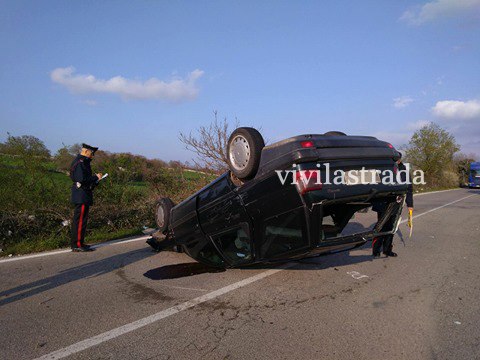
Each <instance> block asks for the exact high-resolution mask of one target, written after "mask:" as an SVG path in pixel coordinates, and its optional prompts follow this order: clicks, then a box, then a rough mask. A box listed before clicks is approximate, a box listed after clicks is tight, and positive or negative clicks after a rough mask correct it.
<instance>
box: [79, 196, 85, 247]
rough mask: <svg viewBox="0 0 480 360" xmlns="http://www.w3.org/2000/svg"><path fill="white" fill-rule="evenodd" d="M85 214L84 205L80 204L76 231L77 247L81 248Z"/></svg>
mask: <svg viewBox="0 0 480 360" xmlns="http://www.w3.org/2000/svg"><path fill="white" fill-rule="evenodd" d="M84 212H85V204H82V210H81V211H80V220H79V222H78V230H77V247H82V241H81V240H82V225H83V213H84Z"/></svg>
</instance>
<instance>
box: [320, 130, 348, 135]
mask: <svg viewBox="0 0 480 360" xmlns="http://www.w3.org/2000/svg"><path fill="white" fill-rule="evenodd" d="M323 135H326V136H347V134H345V133H344V132H341V131H328V132H326V133H325V134H323Z"/></svg>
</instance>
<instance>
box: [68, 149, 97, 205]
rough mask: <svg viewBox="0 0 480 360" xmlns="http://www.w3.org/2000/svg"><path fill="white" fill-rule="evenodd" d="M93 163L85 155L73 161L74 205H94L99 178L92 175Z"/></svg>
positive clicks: (71, 169)
mask: <svg viewBox="0 0 480 360" xmlns="http://www.w3.org/2000/svg"><path fill="white" fill-rule="evenodd" d="M91 161H92V160H91V159H89V158H88V157H86V156H83V155H77V157H76V158H75V159H74V160H73V161H72V165H71V166H70V178H71V179H72V181H73V184H72V198H71V200H72V203H73V204H86V205H93V188H94V187H95V186H96V185H97V183H98V177H97V175H95V174H92V168H91V167H90V162H91ZM78 185H80V187H78Z"/></svg>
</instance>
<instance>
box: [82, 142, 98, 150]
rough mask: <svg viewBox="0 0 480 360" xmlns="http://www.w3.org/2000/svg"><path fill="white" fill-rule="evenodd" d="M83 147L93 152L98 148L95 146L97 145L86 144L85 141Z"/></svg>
mask: <svg viewBox="0 0 480 360" xmlns="http://www.w3.org/2000/svg"><path fill="white" fill-rule="evenodd" d="M82 148H84V149H88V150H91V151H92V152H95V151H97V150H98V147H95V146H90V145H88V144H85V143H83V144H82Z"/></svg>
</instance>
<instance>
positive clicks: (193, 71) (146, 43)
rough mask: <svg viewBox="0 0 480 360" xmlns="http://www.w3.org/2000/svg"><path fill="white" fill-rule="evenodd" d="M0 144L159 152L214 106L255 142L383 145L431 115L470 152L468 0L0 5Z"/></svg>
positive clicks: (479, 67)
mask: <svg viewBox="0 0 480 360" xmlns="http://www.w3.org/2000/svg"><path fill="white" fill-rule="evenodd" d="M0 6H1V9H2V10H1V11H0V49H1V56H0V93H1V94H2V95H1V96H0V130H1V131H0V140H1V141H3V140H4V139H5V138H6V136H7V132H10V133H11V134H13V135H23V134H28V135H34V136H37V137H39V138H40V139H42V140H44V141H45V143H46V145H47V146H48V147H49V148H50V149H51V150H52V151H55V150H56V149H58V148H59V147H61V145H62V143H65V144H73V143H77V142H88V143H91V144H92V145H96V146H100V147H101V148H103V149H106V150H110V151H115V152H120V151H122V152H124V151H128V152H132V153H137V154H142V155H145V156H147V157H156V158H161V159H164V160H172V159H179V160H182V161H185V160H189V159H191V158H192V154H191V153H190V152H188V151H186V150H184V148H183V146H182V144H181V143H180V141H179V140H178V134H179V132H180V131H182V132H189V131H192V130H195V129H196V128H197V127H198V126H200V125H207V124H209V122H210V121H211V120H212V119H213V111H214V110H217V111H218V115H219V116H220V117H227V118H228V119H230V120H232V123H233V122H234V119H235V118H237V119H238V120H239V122H240V124H241V125H246V126H250V125H253V126H256V127H261V129H262V133H263V135H264V137H265V138H268V139H269V140H270V141H276V140H280V139H282V138H285V137H289V136H294V135H298V134H302V133H323V132H325V131H329V130H341V131H344V132H346V133H348V134H358V135H374V136H378V137H379V138H381V139H382V140H386V141H390V142H392V143H393V144H395V145H396V146H400V145H402V144H405V143H407V142H408V139H409V137H410V136H411V134H412V133H413V131H414V130H415V129H417V128H419V126H421V125H424V124H426V123H428V122H429V121H435V122H437V123H438V124H440V125H441V126H442V127H444V128H446V129H448V130H449V131H451V132H452V133H453V134H454V135H455V136H456V138H457V140H458V142H459V143H460V144H461V145H462V150H463V151H464V152H467V153H471V152H473V153H476V154H477V155H478V154H480V41H479V40H478V39H480V0H433V1H430V2H427V1H425V0H424V1H380V0H378V1H353V0H352V1H322V2H319V1H136V2H132V1H77V2H73V1H19V0H16V1H0Z"/></svg>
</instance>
